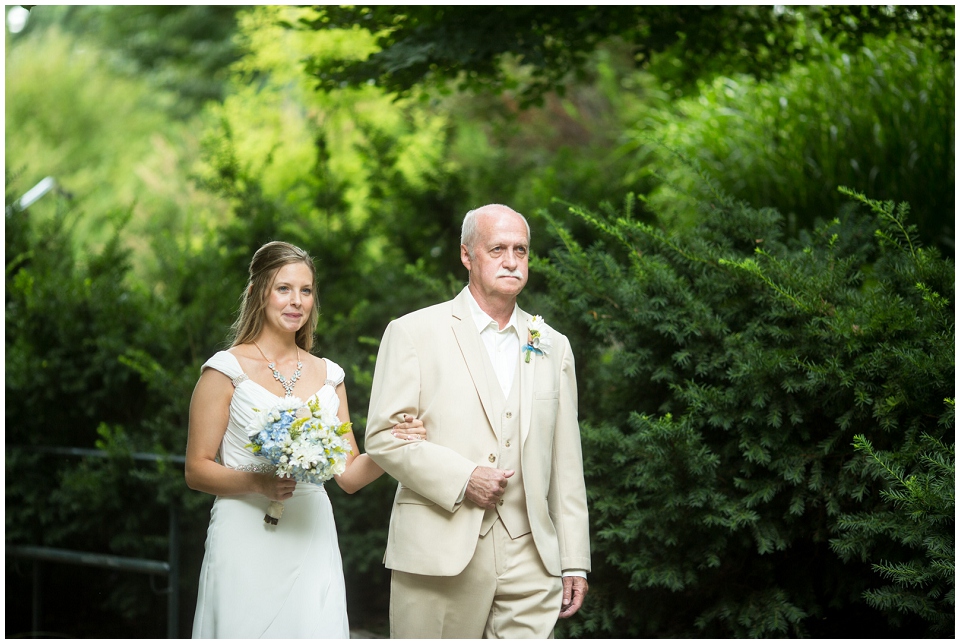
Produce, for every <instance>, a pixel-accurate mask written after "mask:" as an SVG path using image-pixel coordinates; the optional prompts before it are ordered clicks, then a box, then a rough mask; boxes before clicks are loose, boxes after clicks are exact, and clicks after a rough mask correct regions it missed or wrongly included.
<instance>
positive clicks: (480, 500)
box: [463, 465, 514, 508]
mask: <svg viewBox="0 0 960 644" xmlns="http://www.w3.org/2000/svg"><path fill="white" fill-rule="evenodd" d="M513 474H514V471H513V470H498V469H497V468H495V467H483V466H481V465H478V466H477V467H476V468H474V470H473V474H471V475H470V480H469V481H467V490H466V492H465V493H464V495H463V496H464V498H465V499H470V500H471V501H473V502H474V503H476V504H477V505H479V506H480V507H481V508H493V507H496V505H497V501H499V500H500V497H501V496H503V493H504V491H505V490H506V489H507V479H508V478H510V477H511V476H513Z"/></svg>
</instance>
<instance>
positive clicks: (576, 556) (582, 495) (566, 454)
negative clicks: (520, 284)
mask: <svg viewBox="0 0 960 644" xmlns="http://www.w3.org/2000/svg"><path fill="white" fill-rule="evenodd" d="M561 338H562V342H561V347H562V350H563V357H562V366H561V373H560V398H559V407H558V410H557V425H556V434H555V437H554V446H553V467H552V472H551V475H550V491H549V492H548V494H547V503H548V505H549V508H550V516H551V518H552V519H553V521H554V524H555V525H556V528H557V540H558V541H559V545H560V567H561V568H562V569H563V570H582V571H589V570H590V523H589V516H588V514H587V491H586V486H585V484H584V481H583V456H582V452H581V448H580V423H579V422H578V420H577V377H576V365H575V363H574V359H573V352H572V351H571V349H570V343H569V341H568V340H567V339H566V337H563V336H561Z"/></svg>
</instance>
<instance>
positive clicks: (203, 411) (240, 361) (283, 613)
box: [185, 242, 425, 639]
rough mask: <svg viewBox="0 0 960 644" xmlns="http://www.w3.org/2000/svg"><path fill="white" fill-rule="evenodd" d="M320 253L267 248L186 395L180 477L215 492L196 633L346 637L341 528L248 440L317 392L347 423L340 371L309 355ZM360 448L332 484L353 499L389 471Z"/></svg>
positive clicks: (320, 496)
mask: <svg viewBox="0 0 960 644" xmlns="http://www.w3.org/2000/svg"><path fill="white" fill-rule="evenodd" d="M314 288H315V270H314V265H313V260H312V259H311V258H310V256H309V255H307V253H305V252H304V251H302V250H301V249H299V248H297V247H296V246H293V245H291V244H287V243H285V242H270V243H268V244H265V245H264V246H263V247H261V248H260V249H259V250H258V251H257V252H256V253H255V254H254V256H253V260H252V261H251V262H250V280H249V282H248V283H247V287H246V290H245V291H244V294H243V298H242V302H241V306H240V314H239V316H238V318H237V320H236V322H235V323H234V325H233V341H232V346H231V347H230V349H229V350H228V351H220V352H219V353H217V354H216V355H214V356H213V357H212V358H210V359H209V360H208V361H207V362H206V363H204V365H203V367H202V369H201V375H200V379H199V381H198V382H197V386H196V388H195V389H194V392H193V398H192V400H191V402H190V425H189V434H188V438H187V455H186V466H185V476H186V481H187V485H188V486H189V487H190V488H191V489H194V490H199V491H201V492H207V493H209V494H215V495H216V497H217V498H216V499H215V501H214V504H213V508H212V509H211V511H210V525H209V527H208V528H207V540H206V544H205V554H204V558H203V566H202V568H201V571H200V589H199V594H198V597H197V610H196V614H195V616H194V622H193V637H203V638H226V637H229V638H254V637H269V638H288V637H324V638H340V639H346V638H348V637H349V636H350V635H349V629H348V624H347V606H346V593H345V589H344V582H343V570H342V566H341V562H340V550H339V547H338V545H337V531H336V526H335V525H334V521H333V511H332V508H331V506H330V500H329V499H328V498H327V493H326V491H325V490H324V488H323V486H322V485H311V484H308V483H300V484H299V485H298V484H297V483H296V482H295V481H293V480H292V479H286V478H279V477H277V476H275V475H274V474H273V469H274V468H273V466H271V465H270V464H269V463H268V462H267V461H266V459H264V458H262V457H259V456H256V455H254V454H253V453H252V452H251V451H250V450H248V449H246V447H245V445H246V444H247V443H248V442H249V440H248V438H247V431H246V429H247V427H248V426H250V424H251V423H253V422H254V421H255V420H256V418H257V412H256V411H255V409H267V408H269V407H271V406H273V405H275V404H276V403H277V402H280V400H281V399H282V398H283V397H285V396H296V397H298V398H300V399H302V400H304V401H309V400H310V399H313V398H316V400H317V402H319V403H320V405H321V406H323V407H326V408H328V409H330V410H332V411H334V412H336V414H337V416H338V418H339V419H340V420H341V422H347V421H349V420H350V415H349V411H348V409H347V393H346V389H345V388H344V384H343V379H344V371H343V369H341V368H340V367H339V366H338V365H337V364H336V363H334V362H332V361H330V360H328V359H326V358H317V357H316V356H314V355H312V354H311V353H310V349H311V348H312V345H313V331H314V329H315V328H316V324H317V316H318V305H317V299H316V297H315V295H314ZM404 420H405V421H406V422H404V423H400V424H398V425H396V426H395V427H394V429H393V433H394V435H395V436H396V437H397V439H398V440H401V439H402V440H418V439H422V438H424V436H425V430H424V429H423V423H421V422H420V421H419V420H418V419H415V418H413V417H410V416H406V417H404ZM345 438H347V439H348V440H349V442H350V446H351V447H352V449H353V454H352V455H351V456H350V457H349V458H348V460H347V469H346V470H345V471H344V473H343V474H341V475H340V476H337V477H336V482H337V484H338V485H339V486H340V487H341V488H343V489H344V490H345V491H346V492H347V493H349V494H352V493H353V492H356V491H357V490H359V489H360V488H362V487H363V486H365V485H367V484H368V483H370V482H371V481H373V480H374V479H376V478H377V477H379V476H380V475H381V474H383V470H382V469H380V467H379V466H377V464H376V463H374V462H373V461H372V460H371V459H370V457H369V456H367V455H366V454H359V450H358V448H357V441H356V438H355V437H354V435H353V432H349V433H348V434H346V435H345ZM271 501H282V502H283V504H284V510H283V516H282V519H281V520H280V521H279V523H278V524H277V525H268V524H267V523H265V522H264V520H263V517H264V512H265V510H266V508H267V506H268V505H269V503H270V502H271Z"/></svg>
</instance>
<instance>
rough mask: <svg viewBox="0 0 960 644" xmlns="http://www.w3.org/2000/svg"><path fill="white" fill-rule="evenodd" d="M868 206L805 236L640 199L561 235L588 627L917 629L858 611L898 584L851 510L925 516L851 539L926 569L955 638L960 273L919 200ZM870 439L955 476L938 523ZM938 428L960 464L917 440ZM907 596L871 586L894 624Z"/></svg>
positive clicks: (562, 307)
mask: <svg viewBox="0 0 960 644" xmlns="http://www.w3.org/2000/svg"><path fill="white" fill-rule="evenodd" d="M701 185H706V186H709V183H703V184H701ZM868 203H869V205H871V206H872V208H873V209H874V210H875V211H876V213H877V214H876V218H875V219H874V218H869V217H856V216H853V215H850V216H848V217H847V218H846V220H845V222H844V223H841V222H840V221H839V220H837V221H834V222H833V223H831V224H829V225H826V226H824V227H822V228H820V229H818V230H817V231H816V232H814V233H813V234H811V235H804V236H803V238H802V240H800V241H791V240H790V239H788V238H785V236H784V234H783V227H784V226H783V219H782V217H781V216H780V215H779V214H778V213H777V212H776V211H774V210H770V209H764V210H756V209H753V208H750V207H748V206H746V205H745V204H743V203H738V202H735V201H732V200H730V199H728V198H726V197H724V196H722V194H720V193H719V192H714V193H712V194H710V193H707V194H706V195H705V200H704V201H703V202H702V206H701V217H700V223H699V224H698V225H697V226H696V227H694V228H693V229H691V230H683V231H680V232H675V233H671V232H667V231H664V230H661V229H659V228H657V227H653V226H650V225H648V224H644V223H642V222H640V221H637V220H636V218H635V217H634V216H633V215H632V203H631V202H629V201H628V202H627V205H626V207H625V210H624V212H623V213H621V214H618V213H615V212H613V211H609V210H608V211H607V212H606V213H605V214H603V215H597V214H593V213H590V212H588V211H584V210H581V209H574V210H575V212H576V213H577V214H578V215H579V216H580V217H582V218H584V219H585V220H587V221H589V222H590V223H591V224H592V225H594V226H596V227H597V228H598V229H599V230H602V231H603V232H604V233H605V234H606V235H607V238H606V239H605V240H604V241H603V242H600V243H597V244H595V245H594V246H592V247H590V248H584V247H582V246H581V245H580V244H579V243H578V242H577V241H576V240H575V239H573V238H572V237H570V236H569V234H567V233H566V232H565V231H564V230H563V229H562V228H558V233H559V235H560V238H561V240H562V242H563V246H562V247H561V248H559V249H557V250H555V251H554V252H553V253H551V258H550V260H549V261H541V262H539V264H538V267H537V268H538V269H539V270H540V271H542V272H545V273H546V274H547V276H548V280H549V285H550V292H551V294H552V295H553V296H554V298H555V299H553V300H552V301H551V302H550V304H552V308H553V309H554V310H555V313H554V315H555V316H556V318H557V319H559V320H562V321H563V323H564V324H563V325H561V326H562V328H571V327H572V328H574V329H582V331H581V332H580V333H581V334H582V335H580V336H579V337H578V342H577V346H578V347H580V351H579V354H580V356H581V357H580V362H579V365H578V367H579V371H580V373H582V374H589V376H588V377H585V378H582V380H583V382H582V393H581V397H582V403H581V404H582V407H583V408H584V413H583V414H582V415H583V417H584V421H585V422H584V432H583V439H584V452H585V467H586V471H587V475H588V484H587V490H588V494H589V495H590V502H591V511H592V513H593V518H592V523H593V528H594V537H595V543H594V557H595V558H596V560H597V563H596V567H597V568H598V571H597V573H598V574H596V575H595V576H594V588H595V593H594V594H593V596H592V598H591V599H592V601H591V603H590V605H589V608H588V609H587V613H586V617H585V620H584V622H583V623H580V624H575V625H573V626H571V628H570V630H569V632H570V633H571V634H585V635H594V636H600V635H614V634H615V635H617V636H628V637H664V636H668V637H696V636H701V637H702V636H707V637H777V636H815V637H850V636H857V637H868V636H871V634H873V635H876V636H882V635H884V634H888V633H893V632H900V633H902V634H906V633H910V632H915V631H912V630H911V629H916V628H918V625H917V623H916V621H913V622H910V621H909V620H905V623H906V624H907V625H908V626H904V628H905V630H903V631H895V630H888V628H891V627H890V626H888V625H887V624H885V623H884V620H883V619H880V618H881V613H877V614H875V615H873V616H871V615H870V614H869V611H865V610H864V609H862V607H861V608H858V607H857V603H858V602H857V600H858V598H859V597H860V596H861V595H862V594H863V593H865V592H867V591H870V590H871V589H873V588H875V587H876V586H877V585H878V582H879V579H878V578H876V577H875V576H873V575H870V574H865V572H864V570H863V568H862V566H861V565H858V563H857V562H851V563H848V562H843V561H841V560H840V559H838V558H837V557H835V556H833V554H832V552H831V549H830V539H831V538H832V537H834V536H835V535H837V534H838V531H842V530H850V529H852V527H855V526H856V525H857V524H856V523H855V521H854V520H853V519H851V518H850V517H848V516H846V515H849V514H851V513H854V512H857V513H859V515H858V516H859V521H860V522H861V523H862V524H864V525H865V522H868V521H873V522H875V525H878V524H879V523H883V525H882V526H881V527H880V528H879V530H878V529H877V528H874V530H875V531H879V532H881V533H883V532H886V531H890V530H893V529H894V528H893V527H892V526H894V525H902V524H905V523H907V524H910V522H911V521H915V522H917V524H918V525H917V526H916V527H914V528H913V533H912V535H911V537H910V538H908V537H905V536H904V535H902V534H899V533H898V534H894V535H891V536H894V537H895V539H894V543H893V544H892V545H890V544H887V543H885V542H883V541H882V540H880V539H877V540H874V541H872V542H868V541H859V540H856V535H853V534H848V535H847V536H846V537H845V543H847V544H848V545H847V546H846V547H847V549H848V550H849V549H850V548H851V547H852V546H851V545H850V544H852V543H856V544H857V546H856V548H857V549H856V554H857V555H859V557H861V558H862V559H863V560H867V561H870V562H871V563H873V564H877V565H881V564H882V562H883V561H886V560H887V559H894V558H900V557H908V556H909V557H917V558H919V559H922V560H925V561H926V564H925V565H926V568H927V569H929V570H930V572H932V574H933V576H934V579H927V578H924V579H923V580H922V582H923V583H924V585H926V586H929V587H930V596H931V603H930V605H928V606H925V607H924V609H923V610H920V609H913V612H917V613H920V614H922V615H923V617H924V618H926V619H931V621H932V622H933V625H935V626H938V627H940V628H943V627H945V626H946V627H948V630H951V629H952V624H953V622H952V619H953V583H952V581H951V580H952V572H950V575H949V577H947V576H945V575H944V574H943V573H944V569H943V564H944V559H945V558H946V557H949V558H950V564H951V566H952V553H953V540H952V533H953V521H952V517H953V497H952V493H951V494H950V496H949V497H947V496H946V495H945V488H946V486H948V485H949V486H952V441H953V404H952V396H953V383H954V349H953V347H954V345H953V337H954V315H953V305H954V300H953V297H954V296H953V294H954V275H953V271H954V268H953V264H952V262H949V261H945V260H943V259H941V258H940V257H939V256H938V253H937V252H936V251H931V250H930V249H926V248H923V247H920V246H918V245H917V243H916V237H915V230H914V229H913V228H912V227H909V226H907V225H906V224H905V221H904V220H905V214H906V213H905V209H903V208H898V209H896V210H894V208H893V205H892V204H878V203H875V202H868ZM873 229H875V230H876V233H875V234H872V233H873V232H874V230H873ZM947 399H951V400H947ZM945 401H946V402H945ZM857 435H865V436H869V437H870V440H872V441H873V442H874V444H876V445H880V446H883V447H882V448H883V449H884V450H885V451H886V452H889V453H891V454H894V455H895V458H897V459H899V461H900V462H902V465H901V467H902V468H905V469H908V470H911V471H912V470H913V469H915V468H922V469H927V468H926V466H925V463H927V462H929V460H930V459H934V460H936V461H937V462H938V463H939V464H940V465H942V467H941V468H940V469H939V470H936V471H933V474H934V475H935V476H934V478H935V479H936V480H935V484H936V487H937V490H934V491H931V492H930V493H929V494H927V493H926V492H924V497H925V498H924V499H923V501H922V503H928V502H929V503H932V502H933V501H934V499H928V498H926V497H927V496H930V497H933V496H936V495H937V494H939V498H938V499H937V500H936V503H935V505H934V507H933V508H932V509H931V510H930V513H929V515H922V516H917V515H916V513H915V512H909V510H912V509H913V508H912V507H908V508H906V510H908V511H904V510H895V509H892V508H887V507H886V506H885V504H884V503H883V502H884V501H885V500H886V499H887V498H888V495H887V493H883V494H880V493H878V491H877V489H876V488H875V487H874V485H873V480H874V478H875V477H876V473H875V468H872V467H871V465H870V464H869V462H866V460H865V459H864V458H863V457H857V456H856V455H855V454H854V453H853V450H852V448H851V445H852V443H853V442H854V437H855V436H857ZM924 436H932V437H934V438H936V439H937V440H942V441H945V442H947V443H949V444H950V448H949V449H950V451H949V456H948V454H947V451H946V449H945V448H943V446H942V445H941V446H940V447H939V448H937V447H936V446H934V447H931V446H930V445H929V444H927V445H925V447H924V450H918V449H917V447H916V446H917V445H918V444H920V443H921V441H922V440H924V439H923V437H924ZM946 458H949V463H947V462H946V461H944V460H943V459H946ZM946 468H949V469H946ZM946 474H948V475H949V477H950V479H949V483H947V479H946V477H945V475H946ZM924 485H925V486H927V487H930V486H932V485H934V483H920V482H915V483H911V486H913V487H911V490H914V489H919V488H920V487H922V486H924ZM881 490H882V488H881ZM918 493H919V492H918ZM908 517H910V518H908ZM947 517H949V519H947ZM903 529H909V528H907V527H905V528H903ZM863 530H867V528H865V527H864V528H861V531H863ZM918 534H919V535H921V536H927V535H933V534H935V535H937V537H938V540H937V541H936V542H935V543H928V542H927V541H926V540H923V539H920V538H916V536H917V535H918ZM895 546H901V547H899V548H898V547H895ZM927 549H929V551H928V550H927ZM846 554H847V555H848V556H847V557H846V558H847V559H850V558H851V557H850V556H849V554H850V553H849V552H848V553H846ZM911 560H912V559H911ZM883 565H885V564H883ZM885 570H889V568H885ZM788 571H789V572H788ZM899 581H900V582H901V583H902V580H899ZM628 588H629V591H627V590H626V589H628ZM947 591H949V594H945V593H946V592H947ZM877 593H881V594H880V595H878V594H877ZM883 593H886V594H885V595H883ZM889 594H890V593H889V591H884V590H882V589H881V590H876V591H873V594H870V595H868V596H869V597H870V598H871V602H870V603H871V605H874V606H876V607H878V608H883V609H886V611H887V615H888V616H889V617H890V622H891V624H896V623H897V622H899V621H900V620H899V619H898V610H900V609H901V606H899V605H898V603H897V602H896V601H893V600H892V599H891V598H890V597H889ZM881 596H882V597H884V599H880V597H881ZM934 600H936V601H934ZM848 629H849V630H848ZM933 632H934V633H936V632H938V631H937V630H933Z"/></svg>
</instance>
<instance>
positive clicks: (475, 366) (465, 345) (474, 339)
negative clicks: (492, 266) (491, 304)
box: [451, 289, 498, 434]
mask: <svg viewBox="0 0 960 644" xmlns="http://www.w3.org/2000/svg"><path fill="white" fill-rule="evenodd" d="M464 297H471V296H470V293H469V292H468V291H467V290H466V289H464V290H463V291H461V292H460V295H458V296H457V297H456V298H454V300H453V305H452V309H453V318H452V322H451V325H452V327H453V334H454V336H456V338H457V344H459V345H460V352H461V353H462V354H463V359H464V361H465V362H466V363H467V370H468V371H469V372H470V377H471V378H472V379H473V384H474V386H475V387H476V388H477V394H479V396H480V402H481V404H483V411H484V413H486V415H487V421H488V422H489V423H490V427H491V429H493V432H494V433H495V434H498V432H497V424H496V423H495V422H494V418H495V417H496V411H495V408H494V404H493V402H494V401H493V397H492V392H491V391H490V386H489V382H488V380H487V370H486V369H485V368H484V366H483V353H482V352H483V351H484V348H483V345H482V343H481V341H480V334H479V333H478V332H477V327H476V325H475V324H474V323H473V316H472V315H471V314H470V308H469V307H468V305H467V303H466V301H464V299H463V298H464Z"/></svg>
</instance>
